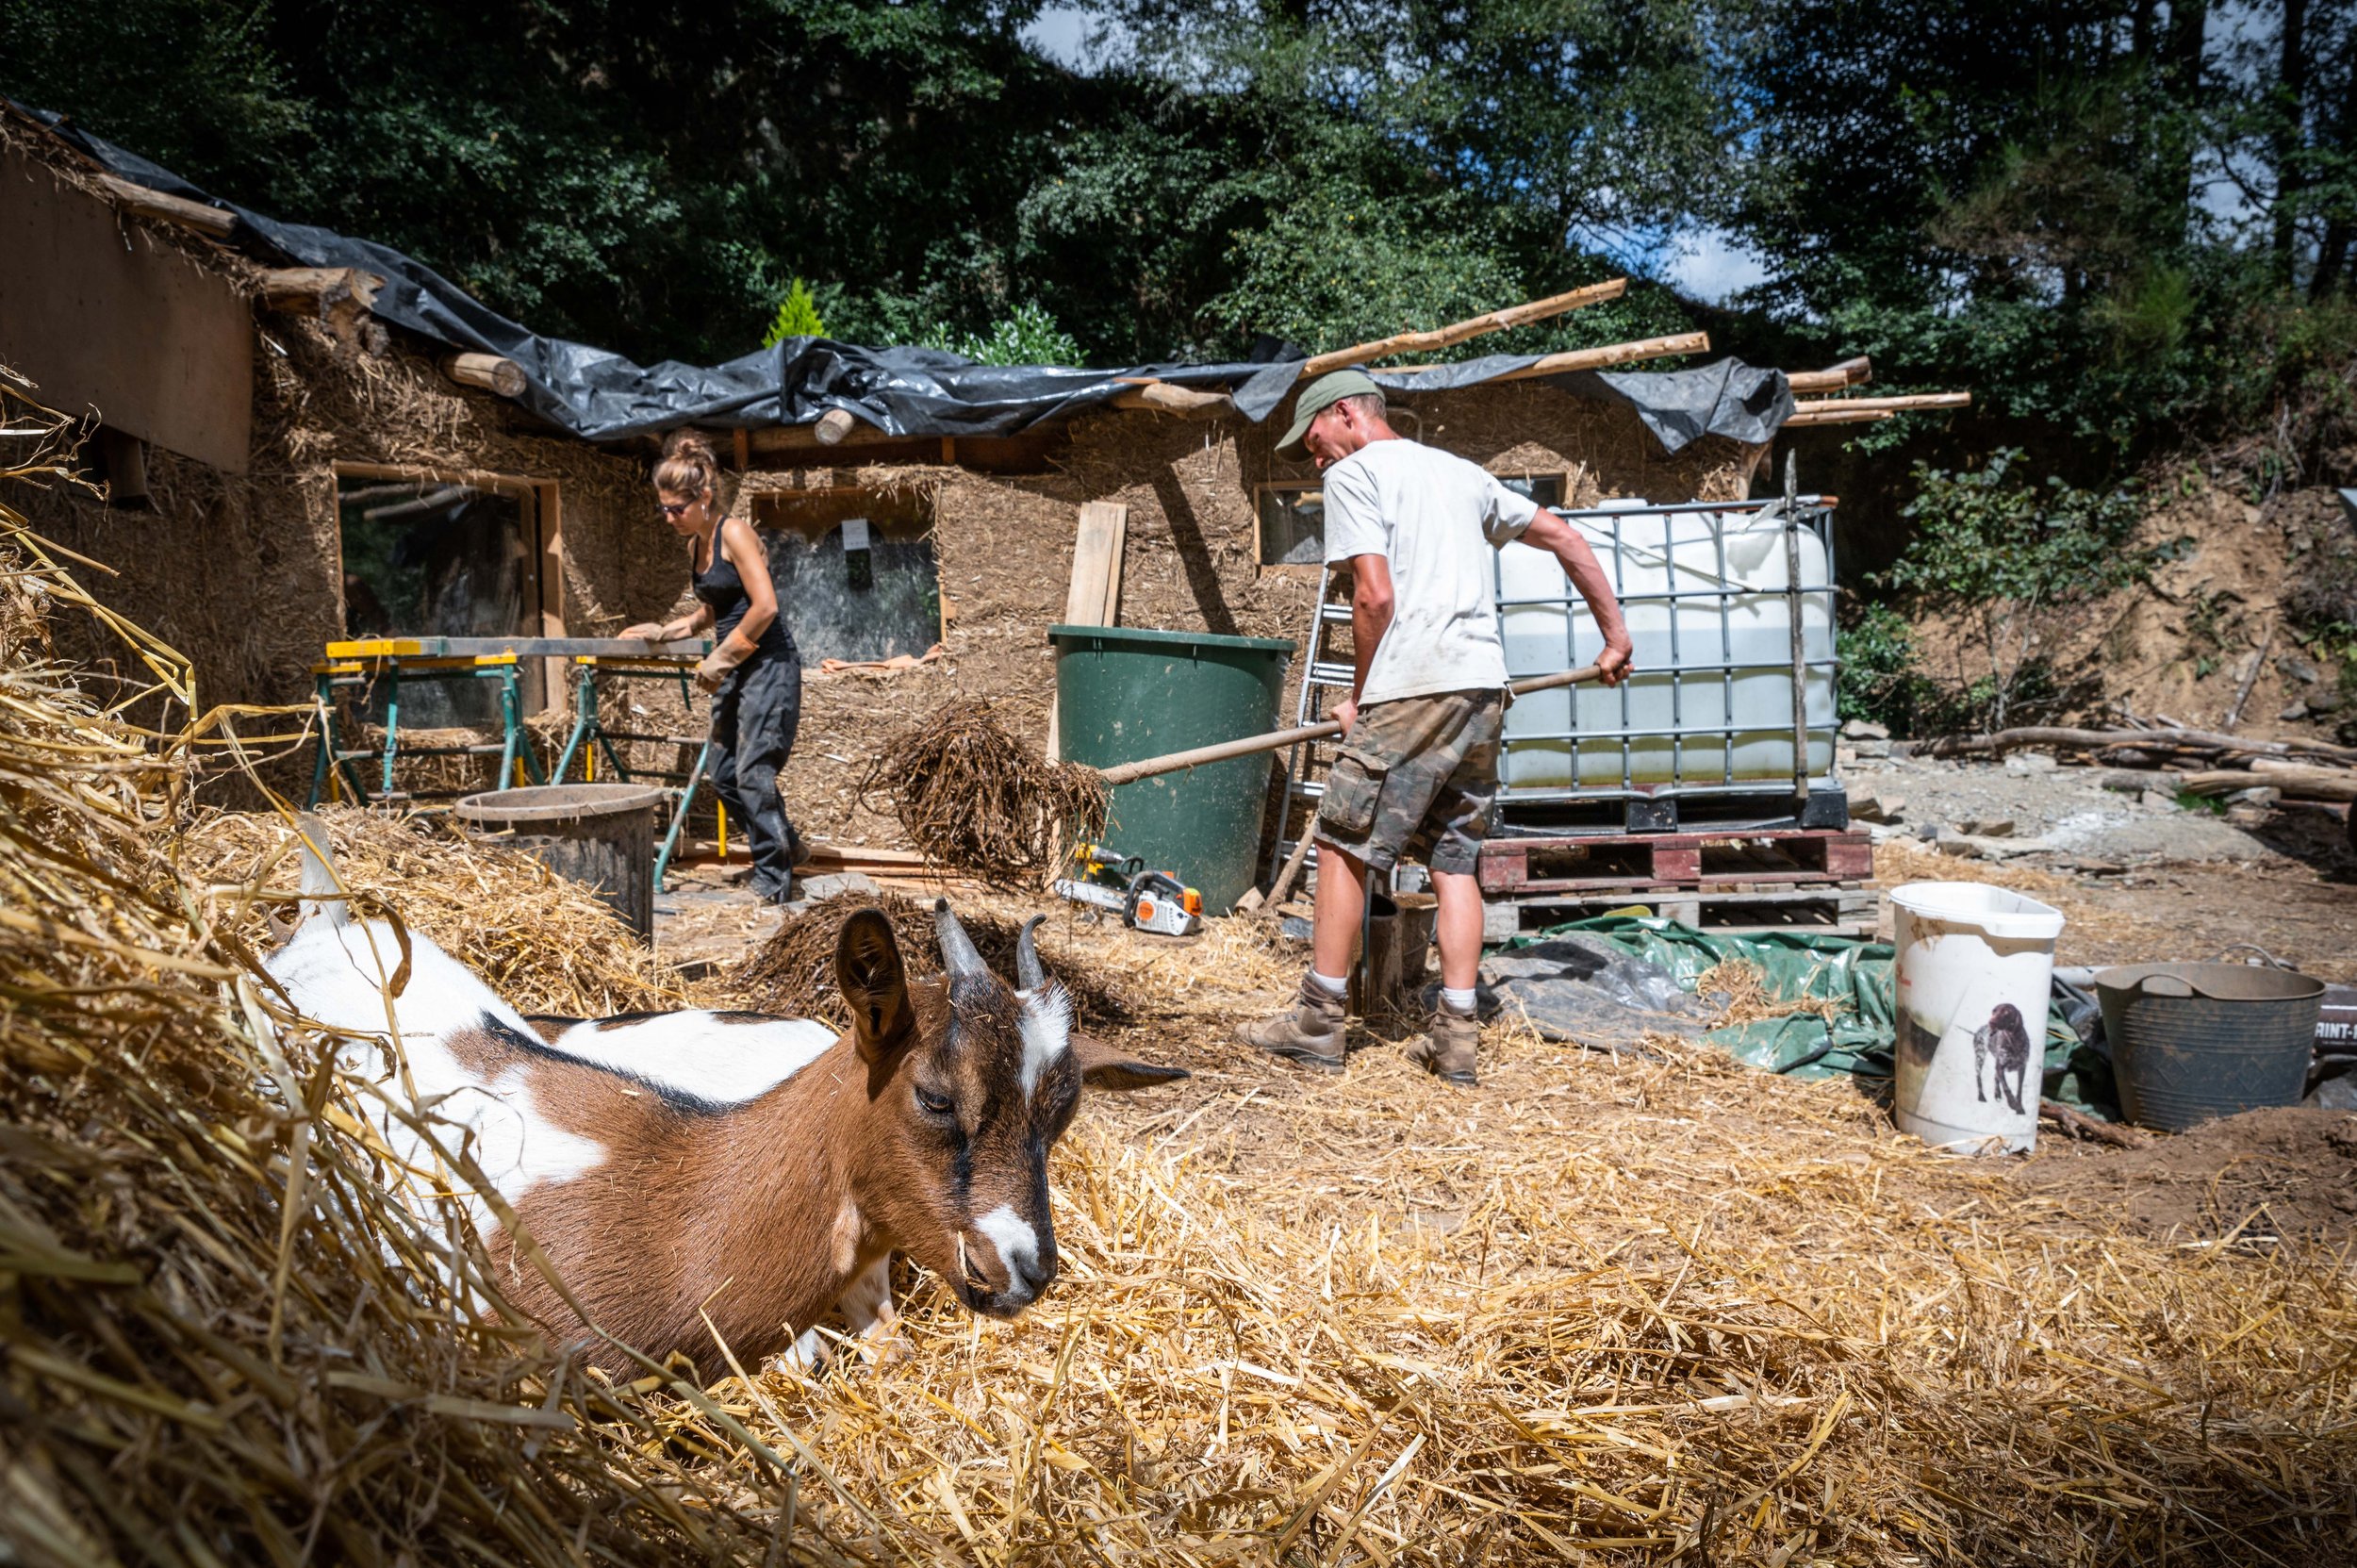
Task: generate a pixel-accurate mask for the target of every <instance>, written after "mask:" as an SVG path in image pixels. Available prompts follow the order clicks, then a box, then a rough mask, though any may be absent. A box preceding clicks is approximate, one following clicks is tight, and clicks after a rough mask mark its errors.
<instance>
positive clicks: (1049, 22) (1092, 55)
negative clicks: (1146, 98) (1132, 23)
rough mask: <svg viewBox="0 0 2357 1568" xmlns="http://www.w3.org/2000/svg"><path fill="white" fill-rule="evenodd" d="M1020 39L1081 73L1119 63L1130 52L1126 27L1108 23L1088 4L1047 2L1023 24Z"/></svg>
mask: <svg viewBox="0 0 2357 1568" xmlns="http://www.w3.org/2000/svg"><path fill="white" fill-rule="evenodd" d="M1023 41H1024V42H1026V43H1028V44H1030V46H1031V47H1032V48H1033V49H1036V50H1038V51H1039V52H1040V53H1041V54H1043V55H1045V56H1047V58H1049V59H1051V60H1054V61H1055V62H1056V63H1057V64H1058V65H1061V66H1063V68H1064V69H1065V70H1067V71H1077V72H1080V74H1083V75H1088V74H1094V73H1096V72H1098V71H1102V70H1105V69H1106V68H1107V67H1109V66H1112V65H1116V64H1118V63H1120V62H1121V61H1122V60H1123V59H1124V58H1127V56H1128V55H1129V32H1128V30H1127V29H1126V28H1121V27H1117V26H1112V25H1108V23H1107V21H1106V19H1105V18H1104V17H1102V16H1100V15H1098V14H1097V12H1096V8H1093V7H1089V6H1048V7H1046V8H1042V9H1041V11H1040V13H1039V14H1038V15H1037V16H1035V17H1033V18H1032V19H1031V20H1030V22H1028V23H1026V24H1024V26H1023Z"/></svg>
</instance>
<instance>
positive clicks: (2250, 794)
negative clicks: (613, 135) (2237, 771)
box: [2226, 784, 2283, 806]
mask: <svg viewBox="0 0 2357 1568" xmlns="http://www.w3.org/2000/svg"><path fill="white" fill-rule="evenodd" d="M2226 798H2227V800H2229V801H2233V803H2234V804H2236V805H2238V806H2271V805H2273V804H2275V802H2276V801H2280V800H2282V799H2283V791H2282V790H2280V789H2278V788H2276V787H2275V786H2274V785H2273V784H2261V785H2259V786H2258V787H2257V788H2255V789H2238V790H2236V791H2234V793H2233V794H2232V795H2229V796H2228V797H2226Z"/></svg>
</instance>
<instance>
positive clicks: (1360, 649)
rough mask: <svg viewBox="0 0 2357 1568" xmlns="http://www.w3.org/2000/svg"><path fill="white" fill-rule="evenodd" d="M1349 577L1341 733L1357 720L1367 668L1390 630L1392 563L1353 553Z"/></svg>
mask: <svg viewBox="0 0 2357 1568" xmlns="http://www.w3.org/2000/svg"><path fill="white" fill-rule="evenodd" d="M1350 576H1351V585H1350V649H1351V656H1352V660H1353V668H1352V670H1351V676H1350V695H1349V696H1348V697H1347V698H1345V699H1344V700H1343V701H1340V702H1337V703H1335V704H1334V717H1335V718H1339V719H1341V720H1342V722H1343V734H1349V733H1350V729H1351V726H1352V725H1354V724H1356V723H1358V722H1359V696H1360V693H1361V692H1363V691H1365V690H1366V689H1367V671H1368V669H1370V668H1373V666H1374V664H1375V651H1376V647H1377V645H1379V644H1380V643H1381V642H1382V641H1383V634H1384V633H1386V632H1388V631H1390V630H1391V629H1392V604H1393V600H1392V563H1391V562H1389V561H1387V560H1385V559H1384V558H1383V557H1382V556H1380V555H1353V556H1352V557H1351V558H1350Z"/></svg>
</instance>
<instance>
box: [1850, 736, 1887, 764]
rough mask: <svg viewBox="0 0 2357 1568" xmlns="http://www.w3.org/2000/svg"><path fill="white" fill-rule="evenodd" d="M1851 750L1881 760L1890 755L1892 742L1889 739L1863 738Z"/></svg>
mask: <svg viewBox="0 0 2357 1568" xmlns="http://www.w3.org/2000/svg"><path fill="white" fill-rule="evenodd" d="M1850 750H1851V751H1853V752H1854V753H1855V754H1857V755H1858V756H1861V757H1871V758H1873V759H1874V760H1876V761H1878V762H1879V761H1881V760H1882V759H1883V758H1885V757H1887V756H1889V755H1890V742H1888V741H1887V740H1861V741H1859V742H1858V743H1857V744H1856V745H1854V746H1853V747H1851V748H1850Z"/></svg>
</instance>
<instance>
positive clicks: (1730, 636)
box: [1710, 518, 1735, 784]
mask: <svg viewBox="0 0 2357 1568" xmlns="http://www.w3.org/2000/svg"><path fill="white" fill-rule="evenodd" d="M1710 534H1711V539H1712V541H1713V543H1714V545H1715V546H1716V548H1717V551H1718V559H1719V581H1720V583H1721V584H1722V586H1723V585H1724V584H1725V582H1726V580H1727V526H1726V520H1725V519H1724V518H1722V519H1720V520H1719V526H1718V527H1716V528H1714V529H1712V530H1711V531H1710ZM1733 602H1734V596H1733V595H1732V594H1726V593H1722V594H1721V595H1720V596H1719V659H1720V665H1719V712H1720V715H1721V717H1722V718H1725V719H1726V721H1727V722H1728V723H1729V724H1733V723H1734V722H1735V627H1734V623H1733V622H1731V621H1730V620H1729V619H1727V612H1728V608H1729V606H1730V605H1731V604H1732V603H1733ZM1719 776H1720V781H1721V782H1722V783H1723V784H1733V783H1735V732H1734V731H1733V730H1731V729H1730V730H1729V731H1728V732H1727V733H1726V736H1725V739H1724V740H1723V741H1722V744H1721V745H1720V748H1719Z"/></svg>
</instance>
